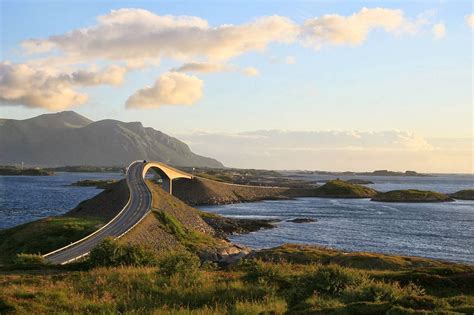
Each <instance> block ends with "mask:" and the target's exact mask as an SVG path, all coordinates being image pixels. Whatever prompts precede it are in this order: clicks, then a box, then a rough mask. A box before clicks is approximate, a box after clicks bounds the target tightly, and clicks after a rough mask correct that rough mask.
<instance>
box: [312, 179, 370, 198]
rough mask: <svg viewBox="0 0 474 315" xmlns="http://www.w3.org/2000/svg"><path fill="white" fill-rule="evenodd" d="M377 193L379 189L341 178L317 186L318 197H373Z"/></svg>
mask: <svg viewBox="0 0 474 315" xmlns="http://www.w3.org/2000/svg"><path fill="white" fill-rule="evenodd" d="M376 194H377V191H375V190H374V189H372V188H369V187H366V186H362V185H357V184H351V183H348V182H346V181H343V180H340V179H335V180H331V181H328V182H327V183H326V184H324V185H322V186H321V187H318V188H316V196H318V197H335V198H371V197H373V196H375V195H376Z"/></svg>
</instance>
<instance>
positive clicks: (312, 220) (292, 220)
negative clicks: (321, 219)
mask: <svg viewBox="0 0 474 315" xmlns="http://www.w3.org/2000/svg"><path fill="white" fill-rule="evenodd" d="M286 222H293V223H311V222H318V220H316V219H310V218H296V219H291V220H286Z"/></svg>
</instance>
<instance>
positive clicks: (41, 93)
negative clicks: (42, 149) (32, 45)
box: [0, 62, 87, 110]
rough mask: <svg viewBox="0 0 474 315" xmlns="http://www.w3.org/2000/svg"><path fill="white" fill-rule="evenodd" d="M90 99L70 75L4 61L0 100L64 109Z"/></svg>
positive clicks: (50, 108)
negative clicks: (78, 87) (74, 86)
mask: <svg viewBox="0 0 474 315" xmlns="http://www.w3.org/2000/svg"><path fill="white" fill-rule="evenodd" d="M86 101H87V95H84V94H81V93H78V92H76V91H74V90H73V89H72V83H71V80H70V77H69V76H65V75H55V74H52V73H48V72H47V71H45V70H38V69H35V68H33V67H31V66H29V65H27V64H10V63H7V62H2V63H0V103H1V104H4V105H24V106H27V107H32V108H46V109H49V110H62V109H66V108H69V107H71V106H74V105H80V104H83V103H85V102H86Z"/></svg>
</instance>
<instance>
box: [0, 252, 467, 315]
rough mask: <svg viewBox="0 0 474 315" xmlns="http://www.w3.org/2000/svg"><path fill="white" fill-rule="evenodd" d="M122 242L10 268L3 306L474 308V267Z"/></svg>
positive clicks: (29, 309) (173, 310)
mask: <svg viewBox="0 0 474 315" xmlns="http://www.w3.org/2000/svg"><path fill="white" fill-rule="evenodd" d="M119 246H121V247H120V248H116V247H114V246H113V245H111V244H108V245H106V246H102V249H100V250H97V251H96V252H94V253H93V254H91V260H92V261H93V262H94V263H93V264H91V265H89V266H87V265H85V264H78V265H76V266H74V265H72V266H69V267H68V269H69V270H65V269H64V268H59V269H58V267H44V266H43V267H41V269H39V270H29V271H3V272H2V276H1V277H0V313H1V314H4V313H5V314H8V313H20V314H26V313H31V314H37V313H117V312H120V313H129V314H138V313H140V314H143V313H145V314H149V313H153V314H225V313H227V314H259V313H264V314H285V313H286V314H428V313H431V312H441V313H449V312H456V313H468V314H471V313H473V312H474V267H472V266H466V265H460V264H450V263H443V262H439V261H433V260H429V259H422V258H409V257H399V256H387V255H378V254H365V253H352V254H350V255H345V254H344V253H342V252H340V251H335V250H329V249H323V248H319V247H311V246H297V245H286V246H283V247H279V248H276V249H272V250H265V251H262V252H260V253H258V254H257V255H255V256H254V257H253V258H250V259H247V260H244V261H243V262H241V263H240V264H238V265H235V266H233V267H229V268H225V269H224V268H218V267H216V266H215V265H213V264H204V265H202V264H201V263H200V261H199V259H198V258H197V257H196V256H194V255H193V254H191V253H189V252H179V253H173V254H167V255H162V256H159V257H153V256H151V253H150V252H147V251H146V250H145V249H143V248H138V249H133V248H131V247H130V246H128V247H127V246H124V245H119ZM111 253H113V255H111ZM117 253H118V254H117ZM110 257H113V259H110ZM120 257H125V258H120ZM121 259H122V260H121ZM98 262H99V263H98ZM130 264H131V265H133V266H130ZM94 265H95V267H94ZM101 265H102V266H103V265H106V266H107V265H108V266H114V267H101ZM127 265H128V266H127ZM117 266H118V267H117ZM349 266H350V267H349ZM55 268H56V269H55ZM74 268H77V269H78V270H74ZM79 269H82V271H81V270H79Z"/></svg>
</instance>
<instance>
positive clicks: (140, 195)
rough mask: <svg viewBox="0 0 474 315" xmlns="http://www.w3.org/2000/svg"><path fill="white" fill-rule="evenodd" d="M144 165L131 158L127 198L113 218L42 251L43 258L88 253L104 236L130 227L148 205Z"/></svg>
mask: <svg viewBox="0 0 474 315" xmlns="http://www.w3.org/2000/svg"><path fill="white" fill-rule="evenodd" d="M144 165H145V164H144V163H143V161H135V162H133V163H132V164H130V166H129V167H128V169H127V174H126V177H127V184H128V189H129V191H130V200H129V203H128V204H127V206H126V207H125V208H124V209H123V210H122V211H121V212H120V213H119V214H118V215H117V216H116V217H115V218H113V219H112V220H111V221H110V222H109V223H107V224H106V225H105V226H103V227H102V228H101V229H99V230H98V231H96V232H95V233H93V234H91V235H89V236H87V237H86V238H83V239H82V240H79V241H77V242H75V243H72V244H70V245H68V246H66V247H63V248H61V249H58V250H56V251H53V252H51V253H49V254H46V255H45V256H44V257H45V259H46V261H48V262H49V263H52V264H65V263H68V262H71V261H74V260H76V259H78V258H80V257H83V256H86V255H87V254H89V252H90V251H91V250H92V249H93V248H94V247H95V246H96V245H97V244H99V243H100V242H101V241H102V240H103V239H105V238H106V237H113V238H117V237H120V236H122V235H123V234H125V233H126V232H127V231H128V230H130V229H131V228H132V227H134V226H135V225H136V224H137V223H138V222H139V221H140V220H141V219H142V218H143V217H144V216H145V215H146V214H147V213H148V212H149V211H150V209H151V200H152V199H151V193H150V191H149V190H148V187H147V186H146V184H145V181H144V179H143V177H142V173H143V168H144Z"/></svg>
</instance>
